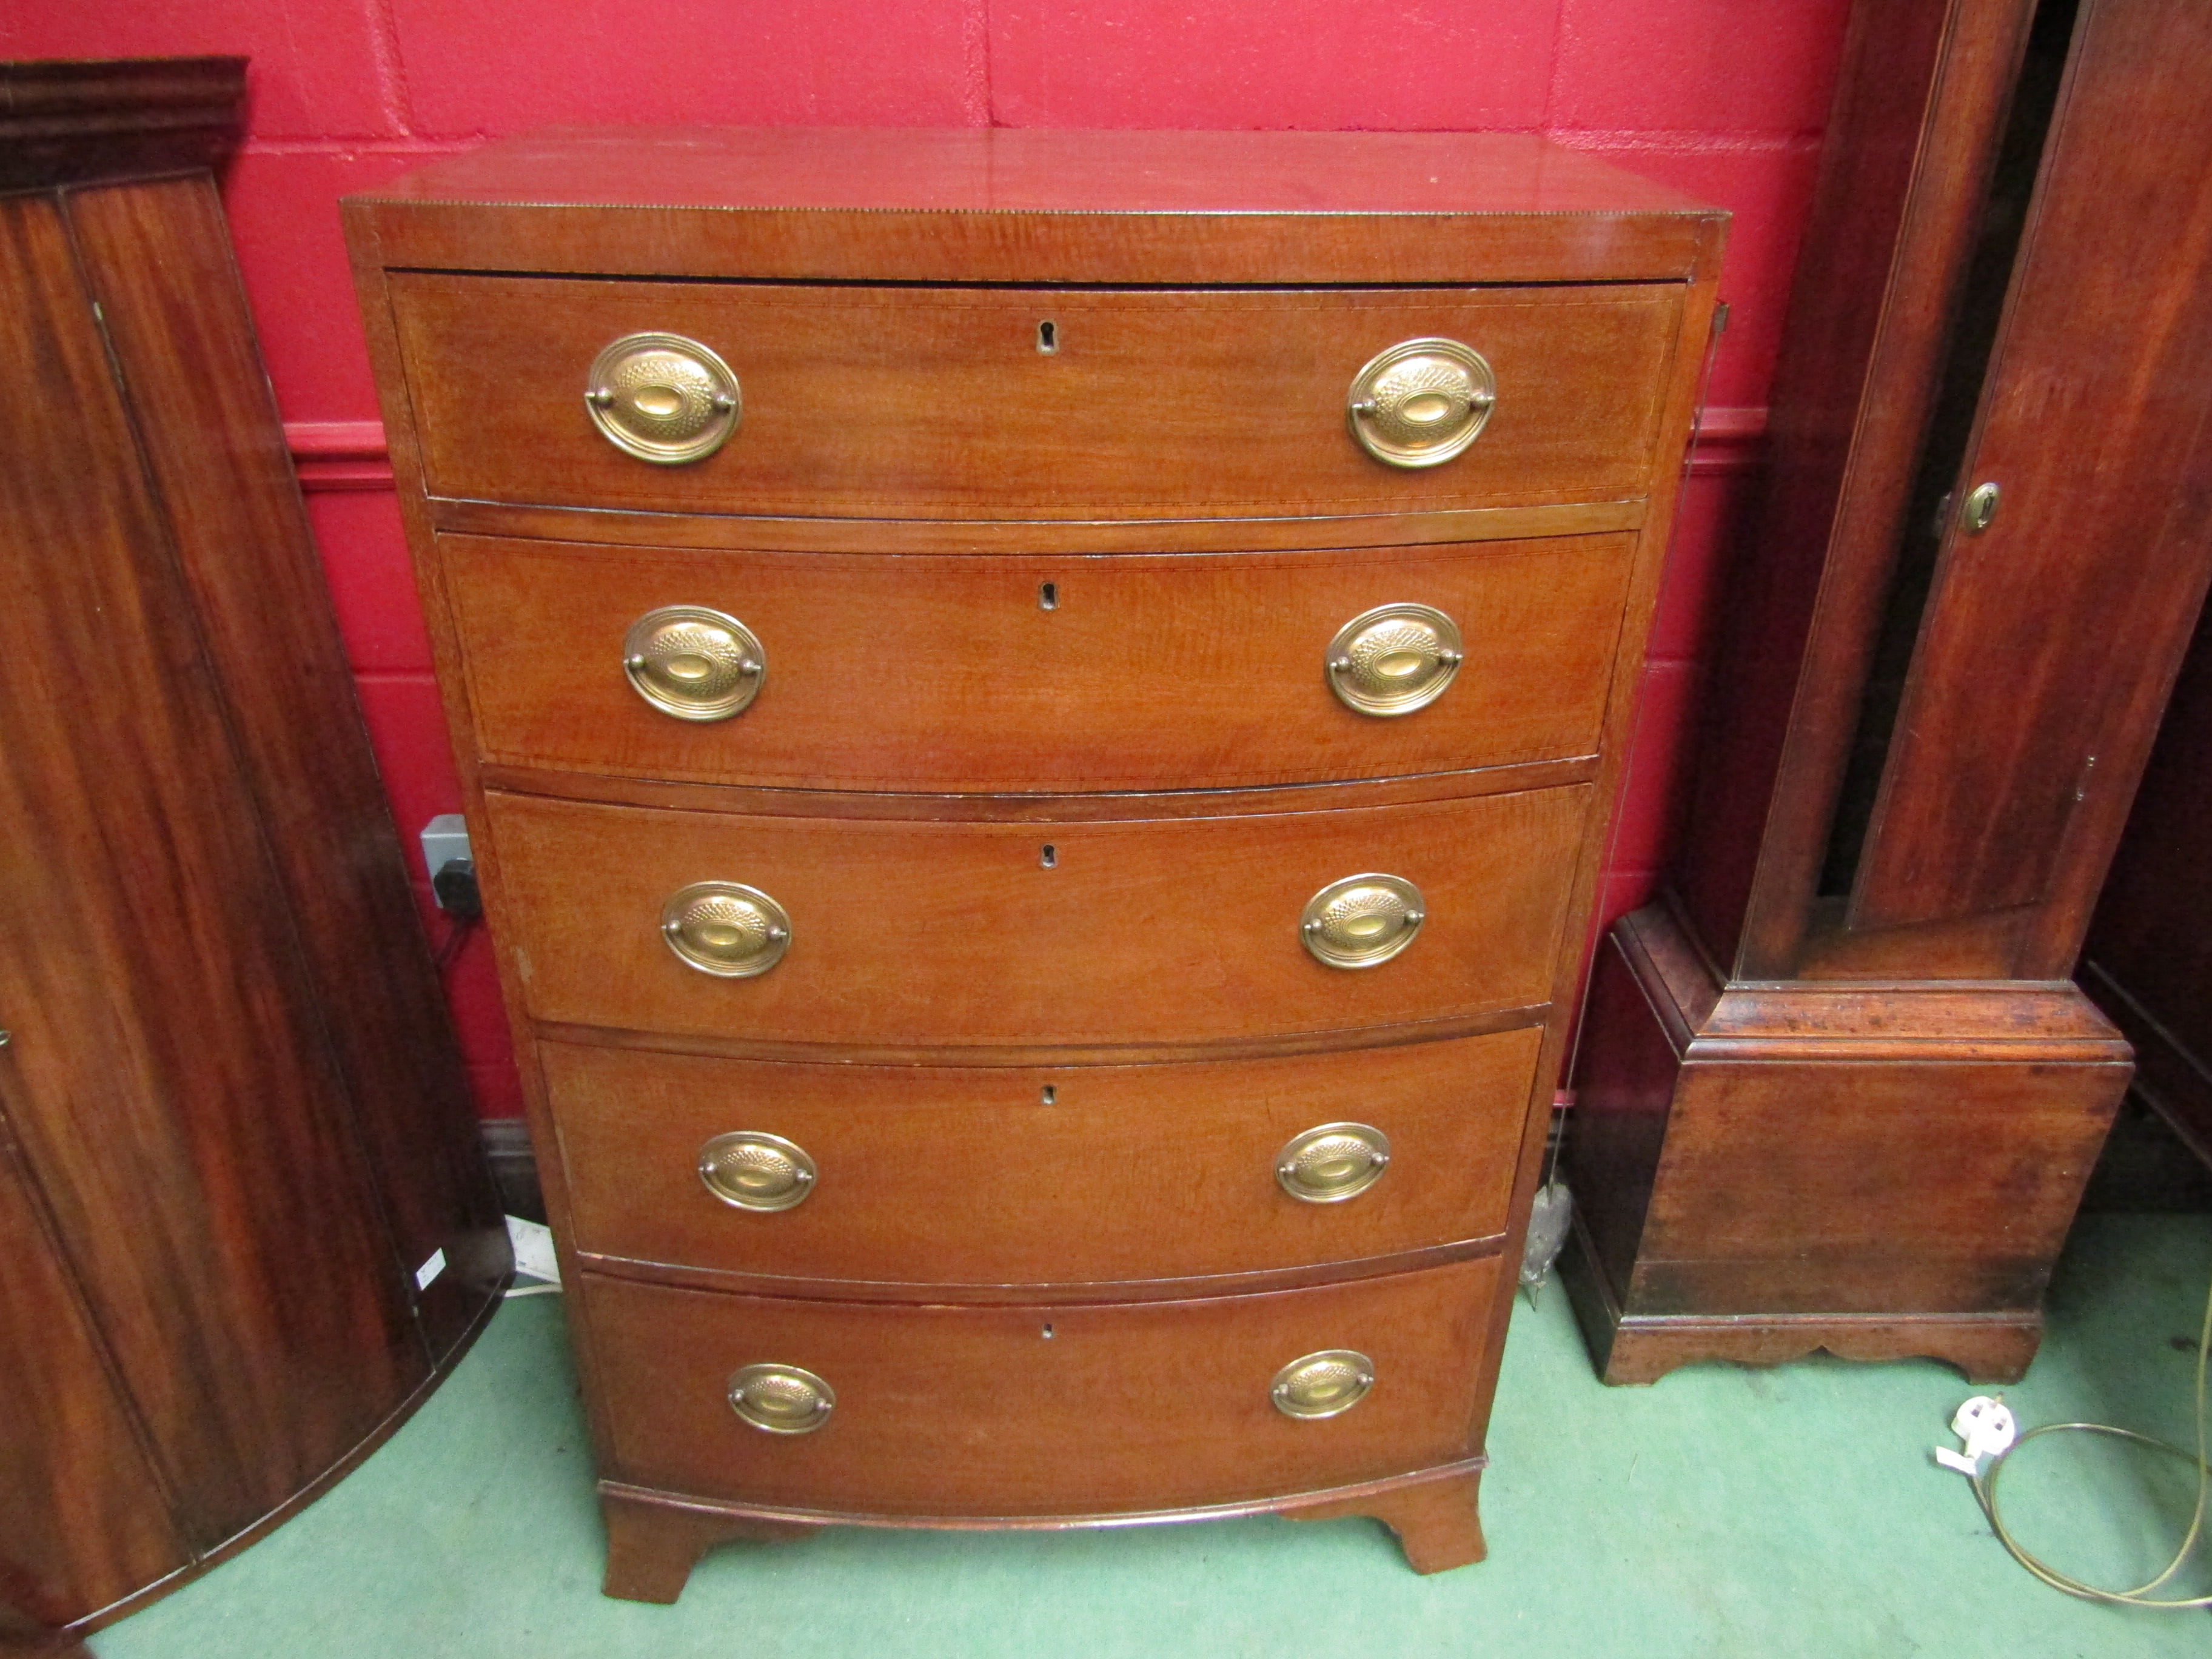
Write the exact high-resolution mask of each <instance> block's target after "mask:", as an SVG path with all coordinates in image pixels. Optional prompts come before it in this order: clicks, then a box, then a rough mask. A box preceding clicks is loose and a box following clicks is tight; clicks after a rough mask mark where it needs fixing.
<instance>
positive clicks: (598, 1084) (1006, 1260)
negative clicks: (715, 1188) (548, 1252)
mask: <svg viewBox="0 0 2212 1659" xmlns="http://www.w3.org/2000/svg"><path fill="white" fill-rule="evenodd" d="M1540 1040H1541V1033H1539V1032H1538V1031H1537V1030H1534V1029H1533V1028H1531V1029H1528V1030H1518V1031H1504V1032H1499V1033H1498V1034H1497V1035H1495V1036H1484V1037H1475V1038H1472V1039H1469V1040H1468V1041H1465V1042H1425V1043H1417V1044H1414V1045H1413V1046H1411V1047H1407V1048H1370V1049H1360V1050H1357V1051H1355V1052H1352V1053H1350V1054H1322V1055H1310V1056H1303V1057H1301V1058H1299V1059H1296V1060H1237V1061H1231V1062H1224V1063H1218V1064H1210V1065H1209V1064H1200V1065H1182V1066H1050V1067H1046V1066H991V1067H967V1066H849V1065H848V1066H811V1065H776V1064H763V1063H759V1062H748V1061H742V1060H713V1059H706V1058H701V1057H697V1056H693V1055H687V1054H649V1053H641V1052H637V1051H634V1050H625V1049H620V1048H594V1047H585V1046H582V1045H580V1044H574V1043H567V1042H547V1043H543V1044H540V1045H539V1048H538V1063H539V1065H540V1066H543V1067H544V1072H545V1080H546V1089H547V1091H548V1094H549V1095H550V1098H551V1102H552V1107H553V1121H554V1126H555V1128H556V1133H557V1134H558V1136H559V1139H560V1146H561V1160H562V1167H563V1169H564V1170H566V1171H567V1178H568V1190H569V1202H570V1217H569V1227H570V1230H571V1236H572V1238H573V1240H574V1244H575V1247H576V1249H579V1250H580V1251H583V1252H585V1253H586V1254H587V1255H606V1256H620V1257H624V1258H628V1259H629V1260H631V1261H647V1262H666V1263H672V1264H676V1265H679V1266H687V1267H706V1268H715V1269H720V1270H724V1271H727V1272H732V1273H746V1274H752V1275H758V1276H763V1277H776V1278H786V1279H843V1280H848V1281H852V1282H853V1283H854V1285H863V1284H873V1285H882V1286H890V1285H903V1286H906V1287H908V1289H909V1290H910V1291H914V1290H918V1289H919V1287H922V1286H930V1287H934V1290H935V1293H939V1294H943V1293H946V1292H949V1291H953V1290H956V1289H957V1290H964V1291H969V1292H971V1293H972V1292H973V1291H975V1290H977V1289H979V1288H987V1287H992V1286H999V1285H1025V1284H1026V1285H1084V1284H1088V1283H1092V1282H1100V1281H1108V1280H1164V1279H1192V1278H1199V1277H1203V1276H1208V1275H1218V1274H1232V1273H1259V1272H1263V1271H1267V1270H1269V1269H1284V1268H1291V1267H1312V1266H1316V1265H1319V1264H1325V1263H1328V1262H1335V1261H1353V1260H1357V1259H1358V1258H1360V1257H1365V1256H1379V1255H1389V1254H1392V1253H1394V1252H1397V1251H1404V1250H1413V1249H1423V1248H1425V1247H1431V1246H1436V1245H1442V1244H1447V1243H1455V1242H1458V1241H1463V1240H1469V1239H1480V1238H1494V1237H1495V1236H1496V1235H1498V1234H1499V1233H1501V1232H1503V1231H1504V1227H1505V1220H1506V1199H1507V1195H1508V1193H1509V1191H1510V1187H1511V1182H1512V1174H1513V1165H1514V1158H1515V1156H1516V1152H1518V1150H1519V1146H1520V1139H1521V1123H1522V1113H1523V1110H1524V1109H1525V1108H1526V1106H1527V1103H1528V1091H1529V1086H1530V1084H1531V1082H1532V1080H1533V1074H1534V1067H1535V1061H1536V1049H1537V1046H1538V1043H1539V1042H1540ZM1346 1120H1352V1121H1358V1122H1359V1123H1362V1124H1365V1125H1370V1126H1372V1127H1374V1128H1376V1129H1379V1130H1380V1131H1382V1133H1383V1135H1385V1136H1386V1137H1387V1138H1388V1145H1389V1159H1390V1161H1389V1164H1388V1166H1387V1167H1386V1168H1385V1169H1384V1170H1383V1176H1382V1178H1381V1179H1380V1180H1379V1181H1377V1182H1376V1183H1375V1184H1374V1185H1373V1186H1372V1187H1370V1188H1368V1189H1367V1190H1366V1191H1364V1192H1362V1193H1360V1194H1358V1195H1357V1196H1355V1197H1352V1198H1349V1199H1345V1200H1340V1201H1337V1202H1333V1203H1313V1202H1309V1201H1306V1200H1301V1199H1297V1198H1294V1197H1293V1196H1291V1194H1289V1193H1286V1192H1285V1190H1284V1189H1283V1188H1282V1186H1281V1185H1280V1184H1279V1182H1278V1181H1277V1179H1276V1175H1275V1160H1276V1157H1277V1154H1278V1153H1279V1152H1281V1150H1282V1149H1283V1147H1284V1146H1285V1144H1286V1143H1288V1142H1289V1140H1290V1139H1291V1137H1292V1136H1294V1135H1297V1134H1299V1133H1302V1132H1303V1131H1305V1130H1308V1129H1311V1128H1314V1127H1318V1126H1322V1125H1326V1124H1330V1123H1334V1122H1338V1121H1346ZM737 1131H753V1132H763V1133H769V1134H774V1135H779V1136H781V1137H782V1138H783V1139H786V1140H788V1141H791V1142H793V1143H794V1144H795V1145H797V1146H799V1147H800V1148H802V1149H803V1150H804V1151H805V1153H806V1154H807V1156H808V1157H810V1158H812V1160H813V1161H814V1164H815V1165H816V1167H817V1171H818V1173H817V1178H816V1180H815V1181H814V1183H813V1187H812V1190H811V1192H810V1193H809V1194H808V1195H807V1196H806V1197H805V1200H803V1201H802V1202H800V1203H799V1205H798V1206H795V1207H793V1208H792V1209H788V1210H782V1211H777V1212H764V1213H763V1212H747V1211H745V1210H743V1209H738V1208H734V1207H732V1206H730V1205H729V1204H727V1203H725V1202H723V1201H722V1200H720V1199H718V1198H716V1197H715V1196H714V1194H712V1193H711V1192H709V1191H708V1188H707V1187H706V1185H705V1183H704V1182H702V1180H701V1179H700V1176H699V1173H698V1162H699V1157H700V1152H701V1148H702V1146H704V1145H705V1144H706V1142H707V1141H708V1139H710V1138H711V1137H714V1136H716V1135H721V1134H726V1133H732V1132H737ZM793 1288H801V1289H802V1293H805V1291H804V1290H803V1287H797V1286H794V1287H793ZM1225 1288H1226V1287H1225ZM823 1293H826V1292H823ZM1186 1294H1188V1292H1186Z"/></svg>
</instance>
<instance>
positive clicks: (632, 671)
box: [623, 605, 768, 720]
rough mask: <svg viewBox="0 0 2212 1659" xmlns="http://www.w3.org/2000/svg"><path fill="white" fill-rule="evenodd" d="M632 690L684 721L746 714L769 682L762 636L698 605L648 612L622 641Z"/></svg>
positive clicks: (728, 616) (666, 607)
mask: <svg viewBox="0 0 2212 1659" xmlns="http://www.w3.org/2000/svg"><path fill="white" fill-rule="evenodd" d="M623 673H624V674H626V675H627V676H629V683H630V688H631V690H635V692H636V693H637V695H638V696H641V697H643V698H644V699H645V700H646V701H647V702H649V703H651V704H652V705H653V707H654V708H658V709H659V710H660V712H661V713H662V714H673V715H675V716H676V718H677V719H678V720H728V719H729V718H730V717H731V716H732V715H733V714H742V713H744V710H745V708H747V707H748V706H750V703H751V702H752V700H753V699H754V698H755V697H757V696H759V695H760V689H761V686H762V684H763V683H764V682H765V681H766V680H767V678H768V653H766V652H765V651H763V650H762V649H761V642H760V639H759V636H758V635H756V634H754V632H753V630H752V629H750V628H748V627H746V626H745V625H744V623H741V622H739V621H738V619H737V618H736V617H732V616H731V615H729V614H728V613H727V612H726V611H709V610H708V609H707V608H706V606H704V605H663V606H661V607H660V609H659V610H658V611H647V612H646V613H645V615H643V616H642V617H639V618H638V619H637V620H636V621H635V622H634V623H631V624H630V625H629V633H628V634H626V635H623Z"/></svg>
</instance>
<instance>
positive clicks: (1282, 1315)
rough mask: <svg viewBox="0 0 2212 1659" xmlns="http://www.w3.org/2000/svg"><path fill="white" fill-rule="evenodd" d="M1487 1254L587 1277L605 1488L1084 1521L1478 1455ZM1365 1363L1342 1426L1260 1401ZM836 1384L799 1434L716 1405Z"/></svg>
mask: <svg viewBox="0 0 2212 1659" xmlns="http://www.w3.org/2000/svg"><path fill="white" fill-rule="evenodd" d="M1500 1276H1501V1275H1500V1272H1499V1265H1498V1261H1497V1259H1496V1258H1495V1257H1492V1258H1490V1259H1488V1260H1485V1261H1468V1262H1462V1263H1459V1264H1457V1265H1455V1266H1453V1267H1437V1268H1431V1269H1428V1270H1426V1271H1425V1272H1422V1273H1401V1274H1397V1275H1394V1276H1392V1277H1389V1278H1386V1279H1365V1280H1363V1281H1361V1282H1359V1283H1358V1284H1353V1285H1328V1286H1325V1287H1322V1288H1320V1289H1316V1290H1308V1291H1284V1292H1281V1293H1279V1294H1276V1295H1272V1296H1254V1297H1221V1298H1217V1299H1212V1300H1207V1301H1202V1302H1158V1303H1144V1304H1133V1305H1120V1306H1100V1305H1097V1304H1092V1305H1088V1306H1078V1307H1060V1306H1045V1307H1036V1308H1023V1307H1014V1308H956V1307H946V1308H902V1307H890V1306H884V1305H880V1304H866V1303H809V1302H802V1301H797V1300H792V1299H787V1298H781V1297H740V1296H716V1295H712V1294H709V1293H707V1292H703V1291H683V1290H673V1289H669V1288H667V1287H665V1286H661V1285H634V1284H628V1283H624V1282H623V1281H620V1280H617V1279H605V1278H602V1277H599V1276H598V1275H589V1276H587V1277H586V1279H584V1280H583V1283H582V1285H580V1289H581V1291H582V1292H583V1297H584V1301H585V1304H586V1309H587V1310H588V1316H589V1317H590V1319H591V1321H592V1328H593V1329H594V1330H595V1331H597V1332H598V1333H599V1335H600V1339H601V1341H602V1343H603V1345H604V1346H602V1347H601V1349H600V1350H599V1356H600V1357H599V1378H600V1386H601V1387H602V1388H603V1389H605V1397H606V1402H607V1414H608V1418H609V1423H610V1439H611V1444H612V1448H613V1459H612V1465H611V1468H610V1470H609V1471H608V1472H609V1474H611V1475H612V1476H613V1478H615V1479H617V1480H626V1481H630V1482H634V1483H636V1484H640V1485H647V1486H658V1487H661V1488H663V1489H665V1490H667V1491H670V1492H683V1493H686V1494H690V1495H693V1496H696V1497H702V1498H740V1497H741V1498H744V1499H745V1500H746V1501H747V1502H750V1503H753V1504H791V1505H793V1506H796V1507H799V1508H802V1509H826V1510H849V1511H856V1512H860V1513H863V1514H877V1515H909V1516H963V1515H965V1516H1036V1515H1069V1516H1085V1515H1101V1514H1104V1513H1107V1512H1110V1511H1112V1510H1130V1509H1136V1510H1155V1511H1157V1510H1172V1509H1176V1508H1180V1507H1182V1506H1185V1505H1190V1504H1224V1503H1232V1502H1235V1501H1237V1500H1238V1499H1240V1498H1256V1497H1261V1496H1262V1495H1265V1494H1267V1493H1272V1492H1313V1491H1318V1490H1322V1489H1324V1488H1327V1487H1329V1486H1349V1485H1352V1484H1353V1483H1355V1482H1358V1481H1362V1480H1376V1479H1379V1478H1381V1477H1383V1476H1386V1475H1392V1474H1401V1473H1402V1472H1404V1471H1405V1470H1407V1469H1408V1468H1431V1467H1434V1466H1436V1465H1438V1464H1443V1463H1449V1462H1453V1461H1455V1460H1456V1459H1458V1458H1461V1457H1464V1456H1465V1455H1468V1452H1469V1451H1470V1450H1471V1449H1472V1447H1471V1445H1470V1443H1469V1437H1468V1397H1469V1395H1471V1394H1472V1393H1473V1391H1474V1373H1475V1370H1476V1367H1477V1366H1478V1365H1480V1364H1481V1363H1482V1360H1483V1357H1484V1352H1485V1350H1486V1346H1487V1342H1488V1338H1487V1326H1488V1323H1489V1319H1488V1316H1489V1313H1490V1306H1491V1297H1492V1295H1493V1294H1495V1292H1496V1289H1497V1285H1498V1279H1499V1278H1500ZM1331 1349H1340V1350H1349V1351H1351V1352H1356V1353H1358V1354H1361V1355H1364V1357H1365V1358H1368V1359H1370V1360H1371V1361H1372V1362H1373V1365H1374V1371H1373V1375H1374V1377H1375V1383H1374V1387H1373V1389H1371V1390H1370V1393H1369V1394H1368V1395H1367V1397H1366V1398H1365V1399H1364V1400H1362V1401H1359V1402H1358V1404H1357V1405H1355V1406H1353V1407H1351V1409H1349V1410H1348V1411H1346V1412H1345V1413H1342V1414H1341V1415H1340V1416H1337V1417H1331V1418H1327V1419H1320V1420H1311V1421H1301V1420H1299V1419H1293V1418H1291V1417H1287V1416H1285V1414H1284V1413H1281V1412H1279V1411H1278V1410H1276V1409H1275V1407H1274V1405H1273V1402H1272V1401H1270V1399H1269V1397H1268V1385H1269V1384H1270V1383H1272V1382H1273V1379H1274V1376H1275V1374H1276V1372H1277V1371H1278V1370H1280V1369H1281V1368H1282V1367H1283V1366H1285V1364H1288V1363H1289V1362H1291V1360H1294V1359H1298V1358H1303V1357H1304V1356H1306V1355H1308V1354H1312V1353H1316V1352H1322V1351H1324V1350H1331ZM762 1363H772V1364H788V1365H799V1366H802V1367H804V1368H805V1369H806V1370H809V1371H811V1372H813V1373H814V1374H815V1375H816V1376H819V1377H821V1378H822V1379H823V1381H824V1382H826V1383H829V1386H830V1388H831V1389H834V1390H835V1391H836V1406H835V1407H834V1408H833V1409H832V1410H831V1412H830V1414H829V1421H828V1422H827V1424H825V1425H823V1427H822V1428H820V1429H819V1430H817V1431H814V1432H812V1433H810V1434H799V1435H784V1434H771V1433H765V1432H763V1431H760V1430H758V1429H756V1428H753V1427H751V1426H750V1425H748V1424H746V1423H744V1421H742V1420H740V1419H738V1416H737V1415H736V1414H735V1413H733V1412H732V1410H731V1409H730V1407H729V1404H728V1401H727V1400H726V1390H727V1389H728V1387H729V1378H730V1376H731V1374H732V1372H733V1371H735V1370H738V1367H740V1366H743V1365H749V1364H762Z"/></svg>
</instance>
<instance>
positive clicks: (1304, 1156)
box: [1275, 1123, 1390, 1204]
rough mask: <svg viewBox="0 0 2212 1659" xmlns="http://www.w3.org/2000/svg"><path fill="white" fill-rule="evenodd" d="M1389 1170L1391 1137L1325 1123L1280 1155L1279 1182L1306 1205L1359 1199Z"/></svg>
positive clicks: (1277, 1164) (1288, 1144)
mask: <svg viewBox="0 0 2212 1659" xmlns="http://www.w3.org/2000/svg"><path fill="white" fill-rule="evenodd" d="M1389 1167H1390V1137H1389V1136H1388V1135H1386V1134H1384V1133H1383V1132H1382V1131H1381V1130H1380V1129H1377V1128H1375V1127H1372V1126H1371V1125H1369V1124H1365V1123H1323V1124H1322V1125H1320V1126H1318V1127H1315V1128H1311V1129H1308V1130H1307V1131H1306V1132H1305V1133H1304V1134H1297V1135H1292V1136H1291V1138H1290V1139H1288V1140H1286V1141H1285V1142H1284V1143H1283V1150H1282V1151H1281V1152H1277V1153H1276V1154H1275V1180H1276V1182H1277V1184H1278V1185H1279V1186H1280V1187H1281V1188H1282V1189H1283V1190H1284V1191H1285V1192H1286V1193H1288V1194H1290V1195H1291V1197H1292V1198H1295V1199H1297V1200H1301V1201H1302V1202H1304V1203H1307V1204H1341V1203H1343V1202H1344V1200H1346V1199H1347V1198H1357V1197H1358V1196H1359V1195H1360V1194H1362V1193H1364V1192H1365V1191H1366V1190H1367V1189H1368V1188H1370V1187H1372V1186H1373V1185H1374V1184H1375V1183H1376V1182H1378V1181H1380V1180H1382V1179H1383V1171H1384V1170H1387V1169H1389Z"/></svg>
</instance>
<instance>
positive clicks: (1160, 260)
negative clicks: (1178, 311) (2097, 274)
mask: <svg viewBox="0 0 2212 1659" xmlns="http://www.w3.org/2000/svg"><path fill="white" fill-rule="evenodd" d="M350 210H351V211H352V212H353V213H354V214H355V215H356V216H357V219H358V220H361V221H365V222H368V223H369V224H373V225H374V228H375V230H376V232H377V234H378V246H379V251H380V254H381V257H382V263H384V264H389V265H412V266H428V267H436V268H441V269H454V270H471V269H478V270H513V269H531V270H588V271H592V272H597V273H604V274H611V275H612V274H628V275H717V274H738V275H745V276H771V277H784V278H794V279H806V278H821V279H831V280H836V279H844V280H868V279H876V280H893V281H896V280H908V281H982V282H989V281H1016V282H1020V281H1030V282H1116V283H1119V282H1158V283H1183V282H1191V283H1309V282H1310V283H1407V282H1460V283H1465V282H1539V281H1553V282H1558V281H1664V280H1697V279H1699V277H1701V276H1710V275H1711V273H1712V272H1713V270H1715V269H1716V268H1717V261H1718V256H1719V252H1720V243H1721V234H1722V229H1723V225H1724V224H1725V222H1726V216H1725V215H1724V214H1723V213H1721V212H1720V211H1719V210H1716V209H1712V208H1709V207H1705V206H1701V205H1699V204H1698V203H1696V202H1695V201H1694V200H1692V198H1690V197H1686V196H1683V195H1680V194H1679V193H1678V192H1676V191H1673V190H1670V189H1668V188H1667V187H1666V186H1664V185H1657V184H1654V183H1652V182H1650V181H1649V180H1646V179H1640V178H1638V177H1636V176H1635V175H1633V174H1632V173H1624V172H1622V171H1621V170H1620V169H1619V168H1617V167H1612V166H1610V165H1609V164H1607V163H1606V162H1603V161H1597V160H1595V159H1594V158H1592V157H1590V156H1589V155H1583V154H1581V153H1579V152H1577V151H1575V150H1571V149H1565V148H1564V147H1562V146H1560V145H1558V144H1555V143H1551V142H1549V141H1547V140H1545V139H1542V138H1539V137H1534V136H1533V135H1528V134H1519V133H1340V132H1127V131H1111V132H1109V131H1023V130H1012V129H1004V128H975V129H955V130H943V131H939V130H927V129H916V130H875V129H838V128H751V129H748V128H696V129H685V128H611V129H610V128H590V129H583V128H569V129H555V130H551V131H544V132H538V133H532V134H527V135H525V136H522V137H515V138H510V139H506V140H503V141H501V142H498V143H493V144H490V145H488V146H486V147H485V148H483V149H479V150H477V151H474V152H471V154H469V155H462V156H458V157H455V158H453V159H452V160H449V161H440V162H437V163H435V164H434V165H432V166H429V167H424V168H422V169H420V170H419V171H416V172H415V173H410V174H408V175H406V176H405V177H404V178H402V179H398V180H396V181H395V182H393V183H392V184H391V185H386V186H383V187H381V188H380V189H378V190H376V191H369V192H366V193H364V194H362V195H361V196H357V197H354V198H352V201H351V204H350Z"/></svg>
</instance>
